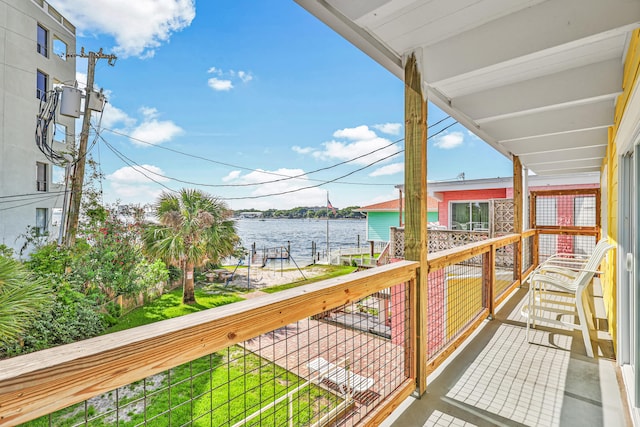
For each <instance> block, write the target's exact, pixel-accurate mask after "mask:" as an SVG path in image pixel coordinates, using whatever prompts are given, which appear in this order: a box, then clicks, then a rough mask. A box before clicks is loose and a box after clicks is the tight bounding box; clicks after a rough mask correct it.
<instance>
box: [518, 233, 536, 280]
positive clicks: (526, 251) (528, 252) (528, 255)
mask: <svg viewBox="0 0 640 427" xmlns="http://www.w3.org/2000/svg"><path fill="white" fill-rule="evenodd" d="M535 238H536V236H535V234H534V235H531V236H528V237H525V238H523V239H522V268H521V272H523V273H524V272H525V271H527V270H529V269H530V268H531V267H532V266H533V244H534V242H535Z"/></svg>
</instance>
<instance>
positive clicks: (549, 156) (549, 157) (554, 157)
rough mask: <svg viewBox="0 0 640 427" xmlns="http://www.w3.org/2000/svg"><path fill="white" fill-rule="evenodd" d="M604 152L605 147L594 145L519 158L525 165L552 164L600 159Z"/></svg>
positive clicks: (526, 155) (605, 150)
mask: <svg viewBox="0 0 640 427" xmlns="http://www.w3.org/2000/svg"><path fill="white" fill-rule="evenodd" d="M606 152H607V146H606V145H596V146H593V147H580V148H572V149H569V150H555V151H547V152H543V153H533V154H525V155H521V156H519V157H520V159H522V162H523V163H524V164H526V165H536V164H543V163H552V162H568V161H572V160H576V159H583V160H584V159H602V158H603V157H604V156H605V154H606Z"/></svg>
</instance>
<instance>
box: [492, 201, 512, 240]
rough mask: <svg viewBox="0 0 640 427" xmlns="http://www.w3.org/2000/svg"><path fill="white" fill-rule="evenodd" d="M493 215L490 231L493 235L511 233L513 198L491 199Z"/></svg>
mask: <svg viewBox="0 0 640 427" xmlns="http://www.w3.org/2000/svg"><path fill="white" fill-rule="evenodd" d="M491 206H492V213H493V217H492V218H491V231H492V235H493V236H502V235H504V234H508V233H513V231H514V229H513V199H493V200H491Z"/></svg>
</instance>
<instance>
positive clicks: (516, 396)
mask: <svg viewBox="0 0 640 427" xmlns="http://www.w3.org/2000/svg"><path fill="white" fill-rule="evenodd" d="M595 294H596V297H595V298H594V301H595V305H596V310H595V312H596V318H599V317H601V313H602V311H601V310H600V308H599V306H600V303H601V299H600V297H599V296H597V295H598V292H597V290H596V292H595ZM525 297H526V289H524V288H522V289H519V290H518V291H517V292H516V293H515V294H514V295H513V296H512V297H511V298H510V299H509V300H507V301H506V303H505V304H504V305H503V306H502V307H500V309H499V310H498V312H497V315H496V318H495V319H494V320H487V321H485V325H484V327H483V328H481V329H480V330H479V331H478V333H476V335H475V336H474V337H473V338H472V339H471V340H469V341H467V342H468V344H467V345H465V346H463V347H461V348H459V349H458V350H457V351H456V353H454V357H451V358H449V360H450V362H449V363H448V364H445V365H443V366H441V367H440V368H439V369H438V370H437V371H436V372H434V373H433V374H432V375H431V376H430V377H429V379H428V386H427V393H426V394H425V395H424V396H423V397H422V399H415V398H413V397H411V398H409V399H407V400H406V401H405V402H404V403H403V404H402V406H401V407H400V408H398V409H397V410H396V411H395V412H394V414H393V415H392V416H391V417H390V418H388V419H387V420H386V421H385V423H384V424H383V425H385V426H398V427H401V426H402V427H404V426H580V427H587V426H626V425H630V420H629V419H628V416H627V414H628V413H629V412H628V410H627V409H626V396H625V395H624V394H623V393H622V392H621V387H620V385H619V381H618V378H619V370H618V368H617V367H616V365H615V361H614V360H613V356H612V355H613V345H612V341H611V337H610V336H609V335H608V334H606V333H604V332H602V331H598V332H597V333H594V334H593V336H592V338H594V337H595V335H597V341H596V342H595V343H596V346H597V347H596V348H595V349H594V351H595V352H596V354H597V356H596V358H595V359H591V358H588V357H587V356H586V355H585V348H584V343H583V340H582V338H581V335H580V331H571V330H568V329H567V330H561V329H555V328H548V327H545V326H542V327H538V328H537V329H532V330H531V340H532V343H528V342H527V338H526V322H525V317H524V316H523V315H522V314H521V312H520V311H521V307H522V304H523V301H524V300H526V298H525ZM601 329H602V328H601Z"/></svg>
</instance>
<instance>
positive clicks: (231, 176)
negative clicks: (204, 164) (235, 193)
mask: <svg viewBox="0 0 640 427" xmlns="http://www.w3.org/2000/svg"><path fill="white" fill-rule="evenodd" d="M241 173H242V172H240V171H231V172H229V174H227V176H225V177H223V178H222V182H229V181H233V180H234V179H238V178H239V177H240V174H241Z"/></svg>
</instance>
